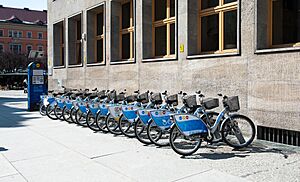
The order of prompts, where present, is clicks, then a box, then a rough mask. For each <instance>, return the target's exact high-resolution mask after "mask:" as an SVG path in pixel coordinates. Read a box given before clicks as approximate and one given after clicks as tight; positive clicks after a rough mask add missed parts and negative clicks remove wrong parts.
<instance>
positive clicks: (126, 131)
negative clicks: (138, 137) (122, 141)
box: [119, 115, 135, 138]
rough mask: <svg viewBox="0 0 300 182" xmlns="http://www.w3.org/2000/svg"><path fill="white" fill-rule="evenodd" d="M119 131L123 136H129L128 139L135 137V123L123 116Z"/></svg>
mask: <svg viewBox="0 0 300 182" xmlns="http://www.w3.org/2000/svg"><path fill="white" fill-rule="evenodd" d="M119 129H120V131H121V132H122V133H123V135H125V136H127V137H128V138H133V137H135V133H134V123H133V122H130V121H128V119H127V118H126V117H125V116H124V115H122V116H121V117H120V119H119Z"/></svg>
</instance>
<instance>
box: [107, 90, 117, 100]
mask: <svg viewBox="0 0 300 182" xmlns="http://www.w3.org/2000/svg"><path fill="white" fill-rule="evenodd" d="M116 99H117V92H116V91H112V92H110V93H109V94H108V100H110V101H111V100H116Z"/></svg>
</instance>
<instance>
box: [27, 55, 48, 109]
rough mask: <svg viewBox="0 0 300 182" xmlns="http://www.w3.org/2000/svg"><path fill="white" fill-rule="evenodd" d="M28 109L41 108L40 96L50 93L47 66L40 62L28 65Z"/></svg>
mask: <svg viewBox="0 0 300 182" xmlns="http://www.w3.org/2000/svg"><path fill="white" fill-rule="evenodd" d="M27 82H28V84H27V90H28V97H27V99H28V111H37V110H39V104H40V96H41V95H44V94H47V93H48V77H47V71H46V66H45V65H44V64H42V63H39V62H36V61H35V62H31V63H30V64H29V65H28V78H27Z"/></svg>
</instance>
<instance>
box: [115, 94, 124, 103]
mask: <svg viewBox="0 0 300 182" xmlns="http://www.w3.org/2000/svg"><path fill="white" fill-rule="evenodd" d="M123 100H125V94H119V95H117V99H116V101H117V102H120V101H123Z"/></svg>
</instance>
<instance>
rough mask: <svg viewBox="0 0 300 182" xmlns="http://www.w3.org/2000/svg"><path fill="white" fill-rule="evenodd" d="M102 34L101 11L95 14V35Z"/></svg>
mask: <svg viewBox="0 0 300 182" xmlns="http://www.w3.org/2000/svg"><path fill="white" fill-rule="evenodd" d="M102 34H103V13H99V14H97V35H102Z"/></svg>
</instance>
